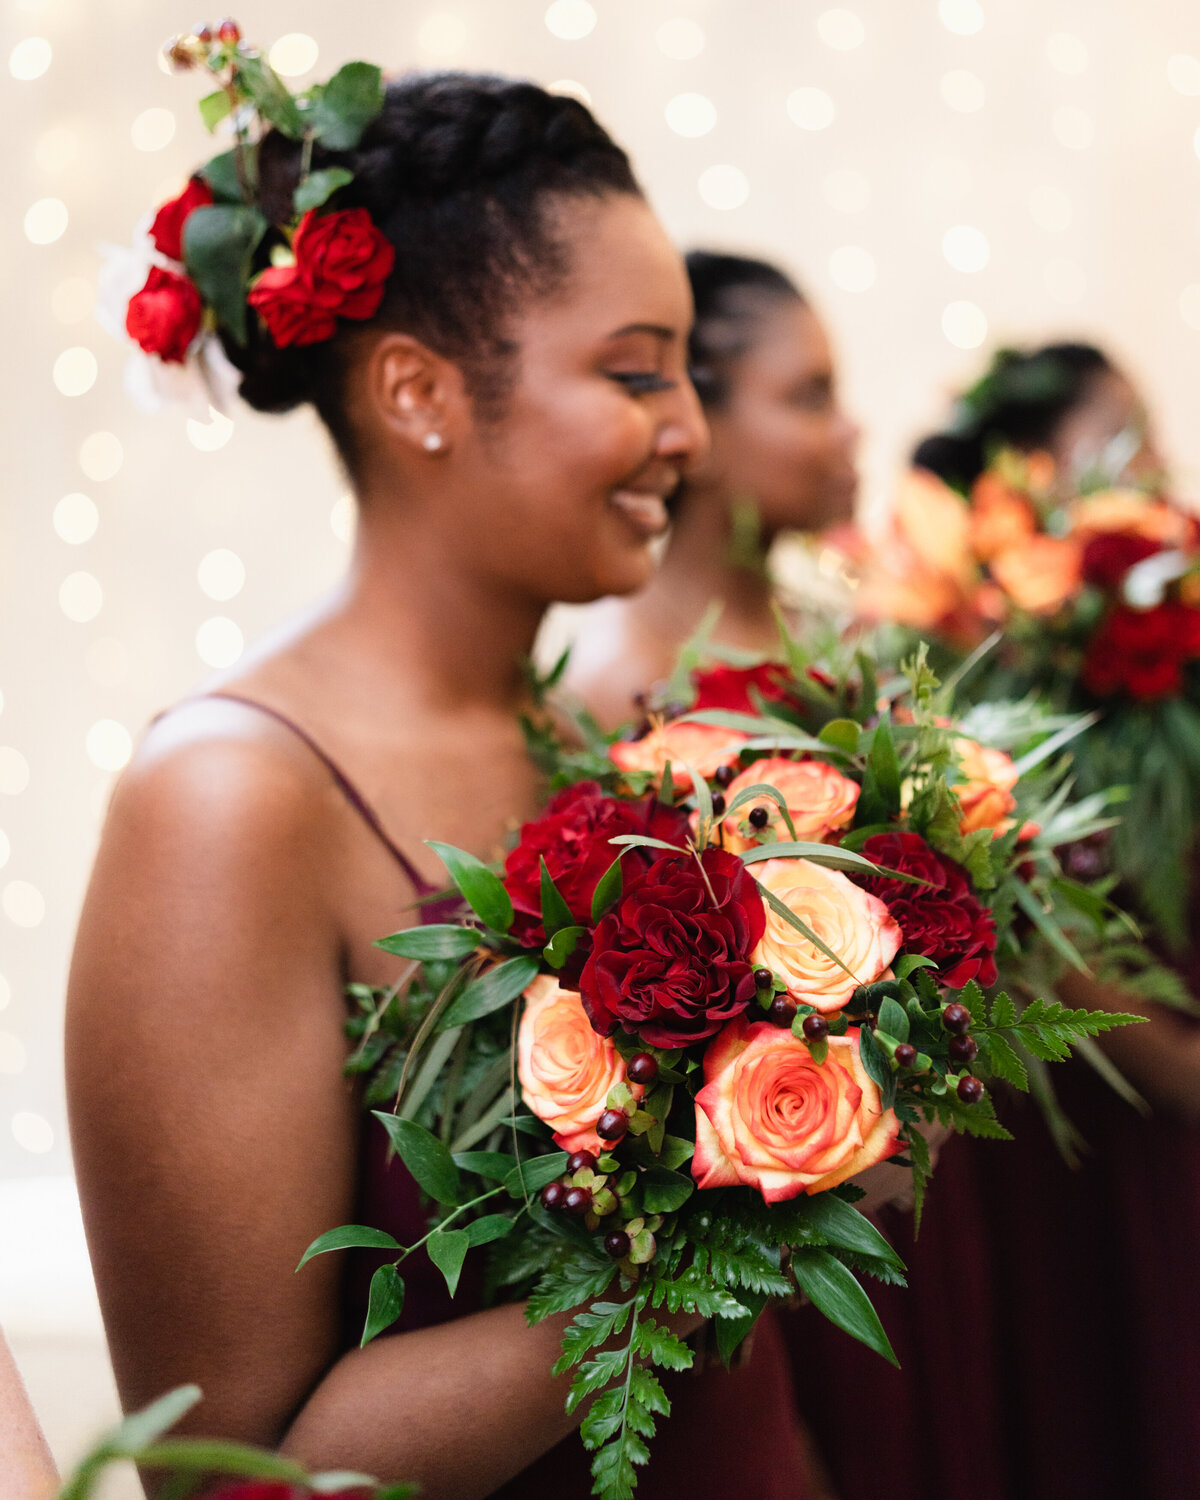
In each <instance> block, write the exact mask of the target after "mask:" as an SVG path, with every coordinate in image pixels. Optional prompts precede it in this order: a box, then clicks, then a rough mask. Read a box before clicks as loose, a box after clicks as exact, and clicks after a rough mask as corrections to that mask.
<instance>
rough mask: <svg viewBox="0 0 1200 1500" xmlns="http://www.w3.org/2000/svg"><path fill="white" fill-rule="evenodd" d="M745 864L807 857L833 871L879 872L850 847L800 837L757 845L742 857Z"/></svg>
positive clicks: (863, 855)
mask: <svg viewBox="0 0 1200 1500" xmlns="http://www.w3.org/2000/svg"><path fill="white" fill-rule="evenodd" d="M740 857H741V860H742V862H743V863H744V864H747V865H754V864H758V863H759V862H760V861H761V860H764V859H807V860H811V861H812V863H813V864H814V865H825V866H827V867H828V868H829V869H831V870H853V871H854V872H855V873H856V874H858V875H880V874H882V873H883V872H882V871H881V870H880V867H879V866H878V865H876V864H872V862H871V861H870V860H869V859H868V858H867V857H866V855H865V854H855V853H854V852H853V850H850V849H839V848H837V846H836V845H834V844H815V843H808V842H805V841H801V840H787V839H785V840H783V841H781V842H780V843H777V844H757V845H756V846H755V847H754V848H753V849H747V850H746V852H745V853H744V854H742V855H741V856H740Z"/></svg>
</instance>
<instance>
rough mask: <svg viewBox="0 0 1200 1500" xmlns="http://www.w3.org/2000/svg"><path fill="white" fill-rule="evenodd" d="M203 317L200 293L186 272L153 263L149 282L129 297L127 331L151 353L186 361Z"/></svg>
mask: <svg viewBox="0 0 1200 1500" xmlns="http://www.w3.org/2000/svg"><path fill="white" fill-rule="evenodd" d="M203 317H204V304H203V303H202V302H201V300H200V293H199V292H198V291H197V290H196V288H195V287H194V286H193V285H192V283H191V282H190V281H189V280H188V279H187V277H186V276H177V275H176V274H175V272H174V271H164V270H163V269H162V268H161V267H160V266H151V268H150V274H149V276H147V277H146V284H145V286H144V287H143V288H142V289H141V291H140V292H135V293H134V295H133V296H132V297H131V298H130V299H129V308H128V311H127V312H126V314H125V331H126V333H128V335H129V337H130V338H131V339H133V340H134V342H135V343H137V344H138V345H139V347H140V348H142V349H143V350H144V351H145V352H146V353H147V354H157V355H158V357H159V358H160V359H162V360H166V361H167V363H168V364H182V363H183V361H184V359H185V357H186V355H187V351H188V346H189V344H190V343H191V342H192V340H193V339H194V338H195V337H196V335H197V333H199V331H200V324H201V321H202V320H203Z"/></svg>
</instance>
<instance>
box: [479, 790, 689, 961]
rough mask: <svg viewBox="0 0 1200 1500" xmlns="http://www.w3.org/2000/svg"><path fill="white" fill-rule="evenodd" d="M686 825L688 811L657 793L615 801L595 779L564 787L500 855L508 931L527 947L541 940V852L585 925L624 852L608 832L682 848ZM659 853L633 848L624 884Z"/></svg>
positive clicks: (623, 874) (623, 870)
mask: <svg viewBox="0 0 1200 1500" xmlns="http://www.w3.org/2000/svg"><path fill="white" fill-rule="evenodd" d="M689 832H690V829H689V827H688V818H687V814H686V813H685V812H682V811H681V810H679V809H678V808H674V807H668V806H667V804H666V803H665V802H659V801H658V799H657V798H656V797H643V798H642V799H641V800H640V801H637V802H629V801H620V800H618V799H617V798H616V797H613V796H611V795H610V794H609V793H607V792H605V791H602V790H601V787H600V783H599V782H598V781H580V782H577V783H576V784H575V785H574V786H568V787H564V788H563V790H562V791H561V792H559V793H557V794H556V795H555V796H554V797H553V798H552V799H551V801H550V805H549V806H548V807H547V808H546V811H545V812H544V813H543V814H542V816H541V817H540V818H536V819H535V820H534V821H533V822H532V823H526V824H525V825H524V827H523V828H522V829H521V837H520V840H519V842H518V843H517V846H516V848H514V849H513V850H512V852H511V853H510V854H509V856H508V858H507V859H506V860H505V862H504V884H505V886H506V887H507V888H508V894H509V896H510V898H511V900H512V904H513V909H514V911H515V912H516V918H515V920H514V922H513V928H512V932H513V936H514V937H515V938H516V939H517V941H518V942H520V943H524V944H525V945H526V946H529V947H532V946H533V945H534V944H539V943H544V942H545V941H546V930H545V928H544V927H543V926H542V867H541V861H542V860H543V859H544V860H545V861H546V868H547V869H548V870H549V871H550V875H551V878H552V879H553V881H554V883H555V885H556V886H557V887H558V889H559V892H560V893H561V895H562V898H563V900H564V901H565V902H566V903H567V905H568V906H569V907H570V908H571V915H572V916H573V917H574V918H575V920H576V921H577V922H579V923H580V925H581V926H584V927H590V926H591V925H592V896H593V895H594V894H595V891H596V886H597V884H598V882H599V880H600V877H601V876H602V875H603V874H604V872H605V870H607V869H608V867H609V865H611V864H612V862H613V860H614V859H616V857H617V855H618V854H619V853H620V852H621V851H620V846H619V845H614V844H612V843H610V842H609V841H610V840H611V839H614V838H617V837H618V836H619V835H621V834H623V833H640V834H644V835H646V836H647V837H649V838H652V839H662V840H663V841H664V842H665V843H668V844H678V845H679V846H680V847H681V848H682V847H683V845H684V844H685V843H686V841H687V837H688V833H689ZM657 857H658V854H657V851H655V850H653V849H636V848H635V849H631V850H630V851H629V853H628V854H626V855H625V858H624V859H623V861H622V863H621V878H622V888H623V889H624V890H625V891H629V890H631V889H632V888H633V886H634V885H635V884H636V883H637V881H638V880H639V879H640V878H641V877H642V876H643V875H644V874H645V872H646V870H647V869H648V868H649V866H650V864H651V863H652V861H653V860H655V859H656V858H657ZM577 951H578V950H577Z"/></svg>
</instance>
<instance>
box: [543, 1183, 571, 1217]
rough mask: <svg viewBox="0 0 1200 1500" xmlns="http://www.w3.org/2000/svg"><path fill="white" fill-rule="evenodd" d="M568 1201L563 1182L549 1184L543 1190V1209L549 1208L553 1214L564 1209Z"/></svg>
mask: <svg viewBox="0 0 1200 1500" xmlns="http://www.w3.org/2000/svg"><path fill="white" fill-rule="evenodd" d="M566 1201H567V1188H566V1184H565V1183H562V1182H548V1183H547V1184H546V1186H545V1187H544V1188H543V1189H542V1207H543V1208H548V1209H549V1210H550V1211H551V1212H552V1213H553V1212H555V1211H556V1210H557V1209H560V1208H562V1207H563V1205H564V1204H565V1203H566Z"/></svg>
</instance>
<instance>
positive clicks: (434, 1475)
mask: <svg viewBox="0 0 1200 1500" xmlns="http://www.w3.org/2000/svg"><path fill="white" fill-rule="evenodd" d="M328 795H329V794H328V787H327V784H326V783H325V782H324V780H323V779H322V778H320V777H319V776H315V775H312V774H310V773H309V772H308V771H307V769H304V770H300V771H298V770H297V769H296V766H295V764H294V763H293V761H292V759H291V758H290V757H288V756H287V755H286V754H281V753H280V752H278V751H276V750H275V748H274V747H272V746H265V747H264V746H263V745H262V744H239V743H236V742H229V741H225V742H222V741H217V742H209V743H204V744H201V745H198V746H194V747H184V748H182V749H178V748H174V749H171V750H170V751H168V752H167V753H165V754H161V755H156V754H155V753H154V752H153V750H152V751H151V752H150V753H149V754H147V755H145V756H144V757H143V758H142V759H141V761H140V763H139V764H138V765H137V766H136V767H135V768H134V769H133V771H132V772H131V773H130V774H129V775H128V776H127V778H126V780H125V782H124V783H123V785H122V786H121V788H120V789H119V790H118V793H117V796H116V798H115V799H114V804H113V808H112V812H111V814H110V818H109V822H108V826H107V828H106V831H105V835H104V839H103V842H102V847H101V850H100V854H99V858H98V861H97V865H96V870H95V875H94V877H93V882H92V886H91V890H90V892H89V895H88V899H87V903H86V906H85V911H84V915H83V920H82V924H81V928H80V933H79V940H78V945H77V948H76V954H75V961H74V965H73V970H72V976H71V988H70V998H69V1015H68V1083H69V1090H70V1105H71V1122H72V1135H73V1140H74V1148H75V1154H76V1161H77V1165H78V1173H79V1181H80V1188H81V1196H82V1200H83V1206H84V1214H85V1220H86V1223H87V1229H88V1237H89V1242H90V1245H91V1249H92V1256H93V1261H94V1265H95V1271H96V1277H97V1282H98V1286H99V1289H100V1295H101V1301H102V1304H103V1307H104V1313H105V1321H106V1325H107V1328H108V1334H109V1339H110V1343H111V1346H112V1353H113V1361H114V1366H115V1369H116V1374H117V1379H118V1383H119V1386H120V1389H121V1394H122V1398H123V1400H124V1401H125V1403H126V1405H127V1406H129V1407H137V1406H140V1405H142V1404H144V1403H145V1402H146V1401H148V1400H150V1399H152V1398H153V1397H154V1396H156V1395H159V1394H161V1392H163V1391H164V1390H167V1389H169V1388H170V1387H172V1386H174V1385H178V1384H180V1383H181V1382H183V1381H192V1380H194V1381H196V1382H197V1383H198V1384H199V1385H200V1386H201V1388H202V1389H203V1391H204V1394H205V1400H204V1402H203V1403H202V1405H201V1406H200V1407H199V1408H198V1411H197V1415H196V1419H195V1422H194V1423H193V1426H194V1427H202V1428H203V1430H204V1431H205V1432H206V1433H209V1434H211V1435H219V1436H224V1437H231V1438H238V1439H242V1440H245V1441H249V1442H256V1443H263V1444H267V1445H276V1444H280V1443H282V1444H283V1445H284V1446H286V1448H287V1449H288V1450H289V1451H290V1452H293V1453H294V1454H296V1455H297V1456H298V1457H300V1458H302V1459H303V1460H304V1461H305V1463H307V1464H309V1465H311V1466H313V1467H316V1468H326V1467H352V1468H356V1469H360V1470H364V1471H366V1472H371V1473H375V1474H376V1475H378V1476H379V1477H380V1478H382V1479H387V1480H394V1479H416V1480H418V1481H419V1482H420V1483H421V1485H422V1493H423V1494H424V1495H425V1496H427V1497H438V1496H446V1497H455V1500H468V1497H471V1496H476V1495H480V1496H482V1495H485V1494H487V1493H489V1492H490V1491H491V1490H492V1489H494V1488H495V1487H496V1486H497V1485H499V1484H500V1483H502V1482H503V1481H504V1480H505V1479H507V1478H509V1477H511V1476H512V1475H513V1474H515V1473H517V1472H519V1471H520V1470H521V1469H522V1468H524V1467H525V1466H526V1465H527V1464H529V1463H530V1462H532V1460H533V1459H534V1458H536V1457H537V1456H538V1455H539V1454H540V1453H541V1452H543V1451H544V1450H545V1449H546V1448H548V1447H549V1446H550V1445H551V1444H553V1443H554V1442H555V1441H557V1440H558V1439H559V1438H560V1437H562V1436H563V1435H564V1434H565V1433H566V1432H568V1431H569V1430H570V1428H571V1427H572V1426H573V1425H574V1422H575V1421H577V1420H578V1417H576V1418H575V1419H574V1420H572V1419H570V1418H567V1417H566V1416H565V1415H564V1413H563V1402H564V1400H565V1397H566V1392H567V1386H568V1382H567V1380H566V1379H561V1380H556V1379H554V1378H552V1377H551V1375H550V1373H549V1372H550V1367H551V1365H552V1363H553V1361H554V1358H555V1357H556V1355H557V1352H558V1338H559V1335H560V1332H561V1320H558V1321H556V1322H554V1323H553V1324H546V1325H539V1326H538V1327H537V1328H535V1329H529V1328H527V1327H526V1326H525V1322H524V1318H523V1314H522V1311H521V1309H520V1308H519V1307H511V1306H510V1307H504V1308H499V1309H496V1310H494V1311H489V1312H485V1313H480V1314H475V1315H471V1316H468V1317H465V1318H462V1319H460V1320H458V1321H455V1322H451V1323H447V1324H444V1325H441V1326H438V1327H434V1328H429V1329H426V1330H422V1331H419V1332H413V1333H405V1334H400V1335H397V1336H395V1337H390V1338H385V1339H381V1340H379V1341H378V1342H376V1343H374V1344H372V1345H370V1346H369V1347H368V1348H367V1349H365V1350H363V1351H355V1352H353V1353H350V1354H343V1353H342V1351H341V1348H340V1346H339V1289H340V1276H341V1272H342V1265H341V1264H340V1262H341V1261H342V1257H341V1256H340V1255H326V1256H321V1257H319V1258H318V1259H317V1260H315V1261H314V1262H313V1263H312V1264H311V1265H309V1266H306V1267H305V1269H304V1271H303V1272H302V1273H301V1274H299V1275H296V1274H294V1272H295V1266H296V1263H297V1261H298V1260H299V1258H300V1255H301V1253H302V1252H303V1250H304V1249H305V1247H306V1246H307V1245H308V1244H309V1243H310V1242H311V1241H312V1240H313V1239H314V1238H316V1236H317V1235H318V1234H320V1233H322V1232H323V1231H324V1230H327V1229H330V1228H332V1227H333V1226H335V1225H337V1224H342V1223H345V1222H347V1221H348V1220H350V1219H352V1218H353V1205H354V1190H355V1170H356V1161H357V1143H358V1134H359V1123H360V1121H359V1110H360V1106H359V1105H358V1104H357V1103H356V1101H355V1099H354V1097H353V1095H352V1092H351V1090H350V1088H349V1086H348V1085H347V1083H346V1082H345V1080H344V1079H343V1077H342V1073H341V1065H342V1060H343V1057H344V1054H345V1044H344V1039H343V1032H342V1024H343V1020H344V1015H345V1008H344V999H343V993H342V974H341V962H340V960H341V938H340V935H339V931H338V924H337V920H336V917H335V915H334V906H333V902H332V899H331V897H330V896H329V895H328V893H327V889H326V887H327V885H328V884H329V872H330V870H331V869H334V868H336V861H337V851H336V849H335V848H334V847H332V844H331V835H330V833H329V830H328V827H327V826H326V824H327V823H328V822H330V821H334V820H332V819H326V820H323V818H322V816H321V815H320V812H319V809H320V808H321V807H322V806H325V805H326V804H327V799H328ZM314 809H316V811H314ZM333 842H336V839H334V841H333ZM686 1326H688V1325H687V1324H686V1323H685V1328H686Z"/></svg>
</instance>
